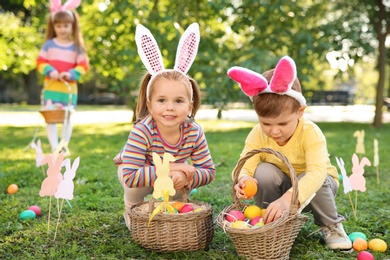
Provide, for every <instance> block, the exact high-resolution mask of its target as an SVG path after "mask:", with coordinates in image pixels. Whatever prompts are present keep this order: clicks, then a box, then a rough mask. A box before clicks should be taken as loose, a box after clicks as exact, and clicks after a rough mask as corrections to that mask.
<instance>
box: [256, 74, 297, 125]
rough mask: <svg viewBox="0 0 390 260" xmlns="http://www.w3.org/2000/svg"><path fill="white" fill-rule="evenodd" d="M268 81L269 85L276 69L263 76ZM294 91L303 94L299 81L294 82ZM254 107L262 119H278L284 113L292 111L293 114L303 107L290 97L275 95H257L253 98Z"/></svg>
mask: <svg viewBox="0 0 390 260" xmlns="http://www.w3.org/2000/svg"><path fill="white" fill-rule="evenodd" d="M262 75H263V76H264V77H265V78H266V79H267V81H268V84H269V82H270V80H271V78H272V76H273V75H274V69H272V70H268V71H266V72H264V73H263V74H262ZM292 89H293V90H295V91H298V92H301V93H302V89H301V83H300V82H299V79H298V78H296V79H295V80H294V83H293V86H292ZM253 107H254V108H255V111H256V113H257V115H258V116H261V117H271V118H273V117H277V116H279V115H280V114H282V113H283V112H286V111H291V113H293V112H296V111H298V110H299V108H300V107H301V105H300V104H299V102H298V101H297V100H296V99H294V98H293V97H290V96H288V95H279V94H275V93H263V94H257V95H256V96H254V97H253Z"/></svg>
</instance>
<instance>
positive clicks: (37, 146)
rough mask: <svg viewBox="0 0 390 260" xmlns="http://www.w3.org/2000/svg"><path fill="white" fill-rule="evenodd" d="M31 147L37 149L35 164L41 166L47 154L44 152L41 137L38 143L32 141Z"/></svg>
mask: <svg viewBox="0 0 390 260" xmlns="http://www.w3.org/2000/svg"><path fill="white" fill-rule="evenodd" d="M31 148H33V149H35V165H36V166H37V167H40V166H42V165H43V163H42V161H43V158H44V157H45V155H44V154H43V151H42V147H41V139H38V141H37V143H34V142H32V143H31Z"/></svg>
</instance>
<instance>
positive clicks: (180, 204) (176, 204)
mask: <svg viewBox="0 0 390 260" xmlns="http://www.w3.org/2000/svg"><path fill="white" fill-rule="evenodd" d="M184 205H185V203H184V202H181V201H178V202H175V203H173V204H172V205H171V206H172V207H173V208H174V209H176V210H177V211H180V210H181V208H182V207H183V206H184Z"/></svg>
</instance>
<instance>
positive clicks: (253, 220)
mask: <svg viewBox="0 0 390 260" xmlns="http://www.w3.org/2000/svg"><path fill="white" fill-rule="evenodd" d="M260 219H262V217H261V216H257V217H254V218H252V219H251V222H250V224H251V225H252V226H254V225H256V223H257V222H259V221H260Z"/></svg>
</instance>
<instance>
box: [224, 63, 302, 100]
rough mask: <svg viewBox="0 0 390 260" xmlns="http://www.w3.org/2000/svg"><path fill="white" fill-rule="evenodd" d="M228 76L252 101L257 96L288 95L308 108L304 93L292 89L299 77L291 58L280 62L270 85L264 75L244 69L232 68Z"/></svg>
mask: <svg viewBox="0 0 390 260" xmlns="http://www.w3.org/2000/svg"><path fill="white" fill-rule="evenodd" d="M227 74H228V75H229V77H230V78H231V79H233V80H234V81H236V82H237V83H238V85H239V86H240V88H241V90H242V92H244V94H245V95H247V96H248V97H249V98H250V99H251V100H252V98H253V97H254V96H256V95H257V94H263V93H275V94H279V95H288V96H290V97H292V98H294V99H295V100H297V101H298V102H299V104H300V105H301V106H306V99H305V97H304V96H303V95H302V93H300V92H298V91H295V90H293V89H292V85H293V83H294V80H295V79H296V77H297V69H296V66H295V62H294V60H293V59H291V58H290V57H289V56H284V57H283V58H281V59H280V60H279V62H278V64H277V65H276V67H275V71H274V75H273V76H272V78H271V80H270V83H269V84H268V82H267V80H266V79H265V78H264V76H263V75H261V74H259V73H256V72H254V71H252V70H249V69H246V68H242V67H232V68H230V69H229V70H228V73H227Z"/></svg>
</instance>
